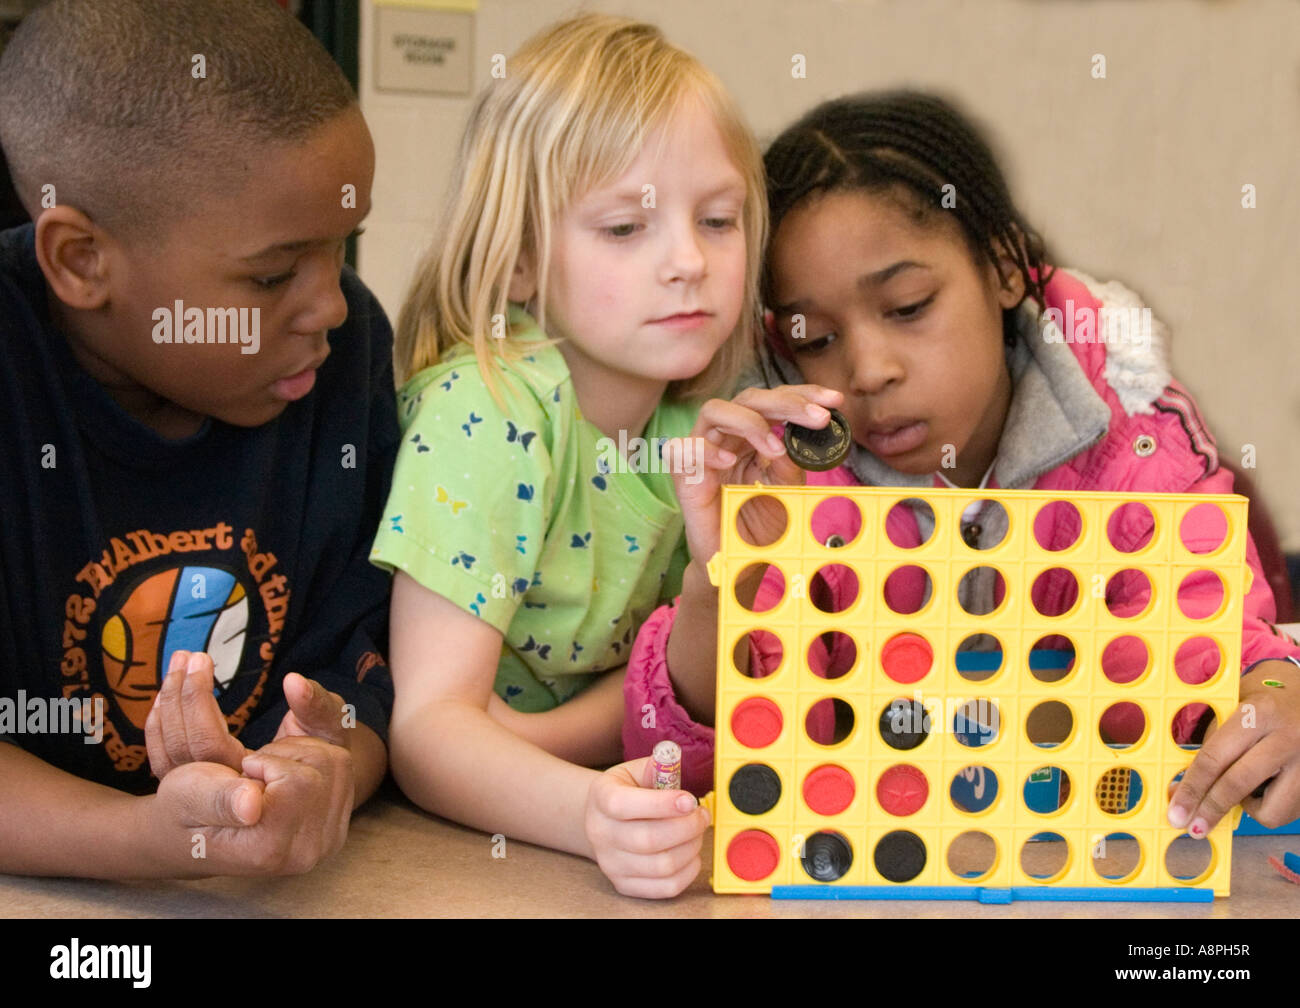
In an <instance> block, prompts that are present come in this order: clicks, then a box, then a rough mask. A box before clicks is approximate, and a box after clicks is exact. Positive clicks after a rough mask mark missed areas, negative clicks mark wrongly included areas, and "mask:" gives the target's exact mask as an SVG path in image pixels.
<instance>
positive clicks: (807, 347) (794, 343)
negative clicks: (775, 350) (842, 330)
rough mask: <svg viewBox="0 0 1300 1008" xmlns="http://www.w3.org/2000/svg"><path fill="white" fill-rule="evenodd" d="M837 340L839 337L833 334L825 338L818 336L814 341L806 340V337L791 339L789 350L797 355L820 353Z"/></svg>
mask: <svg viewBox="0 0 1300 1008" xmlns="http://www.w3.org/2000/svg"><path fill="white" fill-rule="evenodd" d="M837 339H839V337H838V336H836V335H835V334H834V333H833V332H831V333H827V334H826V335H825V336H818V337H817V338H816V339H808V338H806V337H805V338H804V339H793V338H792V339H791V340H790V349H791V350H793V351H794V352H795V353H797V354H815V353H820V352H821V351H823V350H825V349H826V348H827V347H829V346H830V345H831V344H832V343H834V342H835V341H836V340H837Z"/></svg>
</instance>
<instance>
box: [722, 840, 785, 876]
mask: <svg viewBox="0 0 1300 1008" xmlns="http://www.w3.org/2000/svg"><path fill="white" fill-rule="evenodd" d="M780 860H781V848H780V847H778V846H777V843H776V841H775V840H774V839H772V837H771V836H770V835H769V834H767V833H764V832H763V831H762V830H756V829H751V830H745V831H744V832H743V833H737V834H736V835H735V836H734V837H732V838H731V843H729V844H727V867H728V868H730V869H731V873H732V874H733V875H735V876H736V878H741V879H744V880H745V881H746V882H758V881H760V880H761V879H765V878H767V877H768V876H769V875H771V874H772V872H774V871H776V866H777V864H778V862H780Z"/></svg>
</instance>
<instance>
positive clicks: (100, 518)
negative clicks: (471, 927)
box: [0, 224, 399, 793]
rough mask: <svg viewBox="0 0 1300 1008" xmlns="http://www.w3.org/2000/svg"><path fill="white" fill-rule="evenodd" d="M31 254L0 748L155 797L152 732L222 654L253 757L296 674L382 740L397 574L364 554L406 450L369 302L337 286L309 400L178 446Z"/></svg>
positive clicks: (4, 355)
mask: <svg viewBox="0 0 1300 1008" xmlns="http://www.w3.org/2000/svg"><path fill="white" fill-rule="evenodd" d="M33 242H34V231H33V228H32V226H31V225H30V224H29V225H26V226H25V227H21V228H16V229H14V230H11V231H6V232H3V233H0V363H2V365H3V366H2V367H0V432H2V433H0V738H3V739H4V740H5V741H8V742H12V743H15V744H17V745H19V746H21V747H22V748H24V749H26V750H27V751H29V752H31V753H33V754H34V755H36V756H38V757H40V758H41V759H43V760H45V761H47V762H49V763H51V764H53V765H54V766H57V767H59V768H61V769H63V770H66V771H68V772H69V773H73V774H76V775H77V776H79V777H84V778H87V779H90V780H94V781H99V782H101V783H104V784H108V785H111V786H113V787H117V788H121V789H123V790H127V791H133V792H137V793H142V792H145V791H148V790H151V789H152V788H153V787H154V786H156V781H154V779H153V777H152V775H151V774H150V771H149V759H148V754H147V752H146V750H145V744H144V723H145V718H146V717H147V716H148V713H149V709H150V707H151V706H152V704H153V700H154V697H155V696H156V694H157V691H158V687H159V685H160V683H161V681H162V677H163V675H164V673H165V672H166V669H167V665H168V662H169V659H170V655H171V654H172V652H174V651H176V650H182V649H183V650H189V651H207V652H209V653H210V654H212V656H213V659H214V662H215V663H216V672H217V680H218V702H219V704H220V707H221V709H222V711H223V712H224V713H225V715H226V720H227V723H228V724H229V725H230V728H231V731H232V732H233V733H234V734H236V735H237V736H238V738H239V739H240V740H241V741H242V742H243V743H244V744H245V745H246V746H248V747H249V748H258V747H259V746H261V745H264V744H266V743H267V742H269V741H270V740H271V739H272V738H273V736H274V735H275V732H276V729H277V728H278V726H279V723H280V719H281V718H282V717H283V716H284V714H285V712H286V711H287V705H286V703H285V700H284V692H283V689H282V680H283V678H284V675H285V674H286V673H287V672H299V673H301V674H303V675H305V676H307V677H309V678H313V679H315V680H317V681H318V682H320V683H322V684H323V685H324V686H325V687H326V688H328V689H330V690H333V691H334V692H335V693H338V694H340V695H341V696H342V697H343V699H344V701H345V702H346V703H349V704H352V705H353V706H354V708H355V716H356V721H357V723H359V724H365V725H368V726H369V727H370V728H372V729H373V730H374V731H375V732H376V733H378V735H379V736H380V738H383V739H385V740H386V739H387V725H388V718H389V715H390V714H391V711H392V698H393V687H392V679H391V677H390V676H389V672H388V667H387V665H386V664H385V663H384V659H383V654H384V651H385V649H386V647H387V629H388V593H389V579H388V576H387V575H385V574H384V573H383V572H382V571H380V570H378V569H376V568H375V567H373V566H372V565H371V564H370V562H369V558H368V554H369V550H370V544H371V540H372V539H373V538H374V533H375V529H376V528H377V527H378V524H379V519H380V512H381V509H382V507H383V505H384V500H385V498H386V496H387V493H388V484H389V480H390V479H391V477H392V467H393V460H394V458H395V455H396V450H397V442H398V437H399V435H398V426H397V416H396V407H395V403H394V392H393V373H392V330H391V329H390V327H389V324H388V320H387V319H386V318H385V317H384V313H383V309H382V308H381V307H380V306H379V303H378V302H377V301H376V300H375V298H374V295H372V294H371V293H370V292H369V291H368V290H367V289H366V287H365V286H364V285H363V284H362V283H361V281H360V280H359V279H358V278H357V277H356V275H355V274H354V273H353V272H352V271H351V270H347V269H345V270H344V272H343V277H342V288H343V293H344V295H345V296H346V298H347V303H348V318H347V321H346V322H345V323H344V324H343V325H342V326H340V327H339V328H338V329H335V330H334V331H332V332H331V333H330V334H329V342H330V355H329V358H328V359H327V360H326V362H325V363H324V365H323V366H322V367H321V368H320V370H319V371H318V373H317V376H316V385H315V387H314V388H313V389H312V391H311V392H310V393H309V394H308V395H307V396H305V397H304V398H302V399H300V400H298V401H296V402H292V403H290V404H289V405H288V407H287V408H286V409H285V410H284V412H283V413H282V414H281V415H280V416H279V417H277V418H276V419H275V420H273V421H271V422H270V423H267V424H265V425H263V426H261V427H257V428H251V429H250V428H241V427H235V426H231V425H229V424H225V423H222V422H220V421H218V420H213V419H210V418H209V419H207V420H205V421H204V423H203V425H202V427H201V428H200V430H199V431H198V432H197V433H196V434H194V435H193V436H192V437H188V438H185V439H183V440H179V441H172V440H167V439H165V438H163V437H162V436H160V435H159V434H157V433H156V432H155V431H153V430H152V429H150V428H149V427H147V426H145V425H144V424H142V423H140V422H139V421H138V420H135V419H134V418H132V417H131V416H130V415H128V414H127V413H126V412H125V411H124V410H122V409H121V408H120V407H119V406H118V405H117V404H116V403H115V402H114V400H113V399H112V398H111V397H110V396H109V394H108V393H107V392H106V391H105V390H104V389H103V388H102V387H101V386H100V385H99V384H98V383H97V382H96V381H95V380H94V379H93V378H91V377H90V375H88V374H87V373H86V372H85V371H84V370H82V369H81V367H80V366H79V365H78V364H77V363H76V361H75V360H74V358H73V356H72V352H71V350H70V348H69V346H68V344H67V341H66V339H65V338H64V337H63V336H62V335H61V334H60V333H59V332H58V331H57V330H55V328H54V327H53V325H52V323H51V321H50V316H49V312H48V308H47V295H46V287H45V283H44V278H43V276H42V274H41V272H40V269H39V267H38V266H37V263H36V257H35V251H34V244H33ZM158 349H159V352H167V351H169V350H172V349H173V348H171V347H168V346H165V345H164V346H160V347H159V348H158ZM176 352H177V353H179V354H181V355H182V356H183V353H184V351H183V349H176ZM235 352H238V349H236V350H235ZM177 366H178V367H183V366H185V365H184V363H183V362H182V361H181V360H178V364H177ZM58 701H63V702H62V704H61V705H60V704H59V703H58ZM70 701H78V702H79V703H78V704H77V705H74V704H72V703H71V702H70ZM96 705H98V706H96ZM60 707H61V710H60ZM97 709H98V710H102V712H103V718H102V721H97V718H96V713H95V712H96V710H97ZM69 711H79V712H80V714H79V716H80V720H79V721H75V720H70V719H69V717H68V714H69ZM74 716H75V715H74ZM97 724H98V729H96V725H97ZM95 734H102V739H101V741H99V742H98V743H91V744H87V742H86V741H85V740H86V739H87V738H88V737H89V738H93V737H94V735H95Z"/></svg>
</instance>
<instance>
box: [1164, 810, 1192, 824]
mask: <svg viewBox="0 0 1300 1008" xmlns="http://www.w3.org/2000/svg"><path fill="white" fill-rule="evenodd" d="M1189 815H1191V813H1190V812H1188V811H1187V809H1185V808H1183V807H1182V806H1181V805H1170V806H1169V825H1170V826H1177V827H1178V828H1179V829H1182V828H1183V827H1184V826H1186V825H1187V817H1188V816H1189Z"/></svg>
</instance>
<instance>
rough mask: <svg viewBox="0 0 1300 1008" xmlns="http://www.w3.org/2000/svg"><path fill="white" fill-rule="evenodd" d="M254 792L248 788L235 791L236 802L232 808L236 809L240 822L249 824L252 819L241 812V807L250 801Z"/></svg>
mask: <svg viewBox="0 0 1300 1008" xmlns="http://www.w3.org/2000/svg"><path fill="white" fill-rule="evenodd" d="M252 792H253V789H252V788H251V787H248V786H244V787H241V788H236V789H235V800H234V802H232V806H233V807H234V809H235V815H237V816H239V819H240V822H244V823H247V822H248V821H249V818H250V817H249V816H248V815H246V814H245V813H244V812H243V811H241V810H240V806H241V805H242V804H243V803H244V802H246V801H248V800H249V797H250V795H251V794H252Z"/></svg>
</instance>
